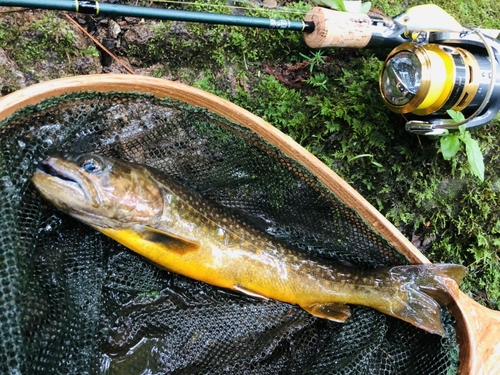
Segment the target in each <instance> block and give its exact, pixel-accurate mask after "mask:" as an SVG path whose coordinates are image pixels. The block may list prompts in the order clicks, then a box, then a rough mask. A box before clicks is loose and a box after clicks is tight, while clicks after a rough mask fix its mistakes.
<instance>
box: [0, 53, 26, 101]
mask: <svg viewBox="0 0 500 375" xmlns="http://www.w3.org/2000/svg"><path fill="white" fill-rule="evenodd" d="M23 87H26V77H25V76H24V74H23V73H22V72H21V71H20V70H19V68H18V66H17V64H16V63H15V62H14V61H12V60H11V59H10V58H9V57H8V56H7V54H6V53H5V51H4V50H3V49H1V48H0V96H3V95H6V94H9V93H11V92H13V91H15V90H18V89H20V88H23Z"/></svg>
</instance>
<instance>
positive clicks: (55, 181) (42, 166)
mask: <svg viewBox="0 0 500 375" xmlns="http://www.w3.org/2000/svg"><path fill="white" fill-rule="evenodd" d="M58 164H59V159H57V158H53V157H51V158H48V159H46V160H43V161H41V162H40V163H39V164H38V166H37V168H36V171H35V174H34V176H33V179H32V180H33V182H34V183H35V185H36V186H37V188H39V190H40V191H42V192H45V194H46V195H48V196H51V197H54V198H55V197H59V198H62V197H61V195H67V196H71V197H72V199H85V200H87V201H92V197H91V194H90V191H89V189H88V188H87V187H86V186H85V184H84V182H83V181H82V180H81V178H79V177H78V176H77V173H75V172H74V171H73V170H72V169H71V168H68V166H66V165H61V166H59V165H58Z"/></svg>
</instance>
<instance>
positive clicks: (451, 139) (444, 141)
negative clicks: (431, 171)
mask: <svg viewBox="0 0 500 375" xmlns="http://www.w3.org/2000/svg"><path fill="white" fill-rule="evenodd" d="M440 141H441V149H440V150H441V152H442V153H443V159H444V160H450V159H451V158H452V157H454V156H455V155H456V154H457V152H458V150H459V149H460V139H459V136H458V135H457V134H448V135H447V136H445V137H442V138H441V139H440Z"/></svg>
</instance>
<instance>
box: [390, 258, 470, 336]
mask: <svg viewBox="0 0 500 375" xmlns="http://www.w3.org/2000/svg"><path fill="white" fill-rule="evenodd" d="M466 270H467V269H466V268H465V267H463V266H460V265H454V264H424V265H409V266H397V267H392V268H390V269H389V274H390V277H391V279H392V280H393V281H394V283H395V285H397V287H398V288H397V291H396V293H395V295H394V298H391V303H390V306H389V311H387V312H386V313H388V314H389V315H392V316H395V317H397V318H399V319H402V320H404V321H406V322H409V323H411V324H413V325H414V326H417V327H419V328H421V329H423V330H425V331H428V332H431V333H435V334H439V335H443V334H444V333H445V330H444V327H443V325H442V323H441V308H440V306H446V305H448V304H449V303H450V302H451V300H452V299H453V298H454V297H456V296H457V295H458V291H459V288H458V284H459V283H460V282H461V281H462V279H463V278H464V276H465V272H466Z"/></svg>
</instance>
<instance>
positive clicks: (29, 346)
mask: <svg viewBox="0 0 500 375" xmlns="http://www.w3.org/2000/svg"><path fill="white" fill-rule="evenodd" d="M58 151H73V152H93V153H99V154H102V155H107V156H113V157H118V158H122V159H126V160H130V161H135V162H138V163H142V164H147V165H149V166H152V167H155V168H158V169H160V170H162V171H164V172H166V173H168V174H169V175H171V176H173V177H174V178H175V179H177V180H178V181H180V182H181V183H182V184H185V185H186V186H189V187H190V188H192V189H195V190H197V191H199V192H200V193H201V194H202V195H203V196H204V197H206V198H207V199H211V200H214V201H216V202H219V203H220V204H222V205H224V206H226V207H230V208H232V209H237V210H240V211H241V212H245V215H246V216H247V217H252V218H255V219H256V221H259V222H265V223H268V224H269V223H271V224H270V225H268V226H267V227H266V230H267V231H268V232H269V234H271V235H273V236H275V237H277V238H279V239H280V240H281V241H284V242H288V243H291V244H293V245H294V246H296V247H297V248H299V249H300V250H301V251H304V252H306V253H308V254H311V255H313V256H320V257H323V258H326V259H332V260H342V261H347V262H350V263H352V264H353V265H355V266H357V267H362V268H374V267H379V266H384V265H394V264H401V263H405V262H406V261H405V259H404V257H402V256H401V255H399V254H398V253H397V251H396V250H395V249H394V248H392V247H391V246H390V245H389V244H388V242H387V241H386V240H385V239H384V238H383V237H382V236H381V235H380V234H378V233H376V232H374V231H373V230H372V229H370V227H369V226H368V225H367V224H366V223H365V222H363V220H362V219H361V218H360V216H359V215H358V214H357V213H356V211H354V210H352V209H350V208H348V207H347V206H345V204H343V203H342V202H341V201H340V200H339V199H338V198H337V197H336V196H334V195H333V194H332V193H331V192H330V191H329V190H327V189H326V188H325V187H324V186H323V185H322V184H321V183H319V182H318V181H317V179H316V178H315V176H314V175H312V174H311V173H310V172H308V171H307V170H305V169H304V167H302V166H301V165H299V164H298V163H297V162H295V161H294V160H291V159H289V158H287V157H286V156H285V155H284V154H283V153H281V152H280V150H278V149H276V148H275V147H273V146H271V145H270V144H269V143H267V142H266V141H265V140H264V139H262V138H260V137H259V136H257V135H256V134H254V133H252V132H251V131H249V130H248V129H246V128H243V127H241V126H240V125H237V124H235V123H232V122H230V121H228V120H227V119H225V118H222V117H220V116H218V115H217V114H215V113H212V112H209V111H207V110H205V109H201V108H197V107H193V106H190V105H188V104H186V103H183V102H177V101H174V100H171V99H158V98H155V97H153V96H148V95H139V94H130V93H128V94H127V93H107V94H103V93H92V92H86V93H77V94H72V95H68V96H64V97H57V98H53V99H49V100H46V101H44V102H42V103H40V104H39V105H37V106H36V107H26V108H24V109H22V110H19V111H18V112H16V113H15V114H14V115H12V116H10V117H9V118H8V119H6V120H4V121H3V122H1V123H0V179H1V184H0V190H1V191H0V200H1V205H0V215H1V217H2V225H1V226H0V287H1V293H0V327H1V329H0V347H1V348H2V350H1V351H0V373H2V374H4V373H5V374H329V375H332V374H425V375H430V374H452V373H454V372H455V371H456V368H457V362H456V358H458V355H457V350H458V349H457V345H456V337H455V331H454V328H453V325H452V322H451V318H449V316H447V315H446V314H444V316H445V318H444V319H445V320H446V321H445V327H446V330H447V332H448V334H447V336H445V337H440V336H437V335H431V334H428V333H426V332H424V331H422V330H419V329H417V328H415V327H413V326H412V325H409V324H407V323H404V322H402V321H400V320H398V319H394V318H391V317H388V316H386V315H384V314H381V313H378V312H376V311H375V310H372V309H370V308H364V307H356V306H353V307H352V317H351V318H350V319H349V320H348V321H347V322H346V323H345V324H339V323H333V322H330V321H326V320H322V319H318V318H315V317H313V316H311V315H309V314H308V313H306V312H305V311H303V310H301V309H300V308H299V307H295V306H291V305H288V304H285V303H280V302H276V301H266V302H262V301H260V300H256V299H252V298H250V297H246V296H242V295H238V294H234V293H231V292H228V291H225V290H221V289H219V288H216V287H212V286H210V285H206V284H204V283H201V282H197V281H194V280H191V279H187V278H185V277H182V276H179V275H176V274H172V273H170V272H168V271H165V270H161V269H159V268H157V267H155V266H154V265H152V264H150V263H149V262H148V261H147V260H145V259H143V258H142V257H140V256H139V255H137V254H135V253H133V252H131V251H129V250H128V249H125V248H124V247H122V246H121V245H119V244H117V243H115V242H114V241H112V240H110V239H109V238H107V237H105V236H104V235H102V234H99V233H98V232H96V231H94V230H93V229H91V228H89V227H87V226H85V225H84V224H81V223H80V222H77V221H75V220H74V219H72V218H70V217H69V216H66V215H64V214H62V213H61V212H59V211H57V210H56V209H54V208H53V207H52V206H51V205H50V204H49V203H47V202H45V201H44V200H43V199H42V198H41V197H40V196H39V194H38V192H37V191H36V190H35V188H34V187H33V186H32V184H31V183H30V178H31V175H32V174H33V172H34V170H35V167H36V165H37V163H38V162H39V161H41V160H42V159H44V158H46V157H47V156H48V155H51V154H53V153H55V152H58Z"/></svg>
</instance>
